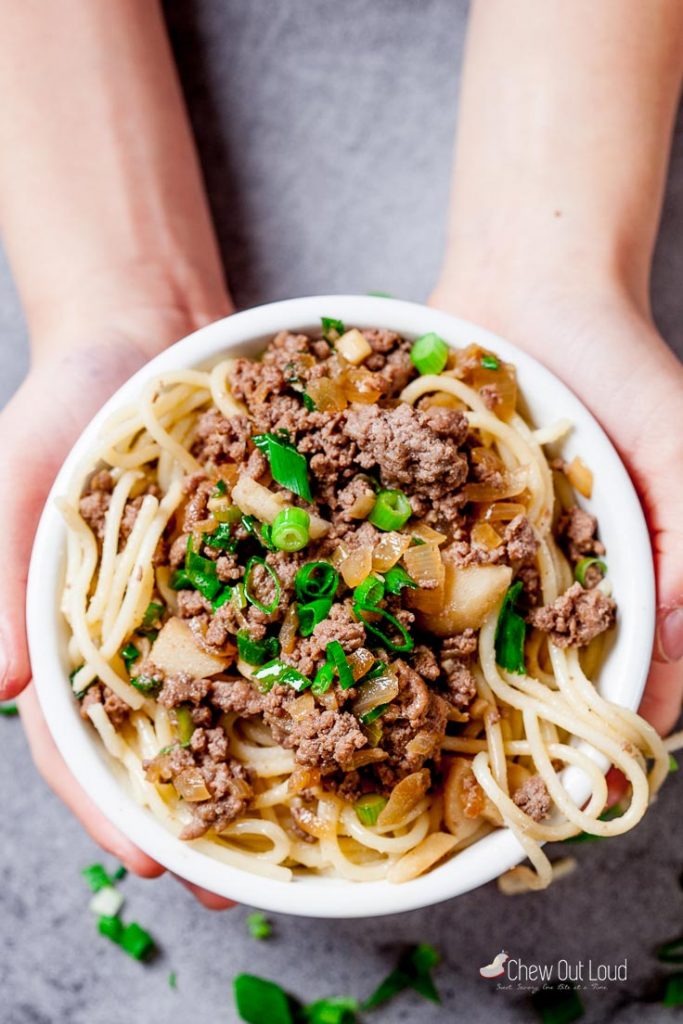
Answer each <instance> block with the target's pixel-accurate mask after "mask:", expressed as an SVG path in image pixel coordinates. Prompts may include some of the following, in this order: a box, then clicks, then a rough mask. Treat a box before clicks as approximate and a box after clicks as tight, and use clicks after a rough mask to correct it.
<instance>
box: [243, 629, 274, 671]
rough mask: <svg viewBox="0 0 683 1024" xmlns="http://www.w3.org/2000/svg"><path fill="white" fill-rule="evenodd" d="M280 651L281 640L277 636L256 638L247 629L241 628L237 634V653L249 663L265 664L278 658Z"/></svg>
mask: <svg viewBox="0 0 683 1024" xmlns="http://www.w3.org/2000/svg"><path fill="white" fill-rule="evenodd" d="M279 652H280V642H279V640H278V638H277V637H276V636H267V637H264V638H263V640H254V639H253V638H252V637H251V636H250V635H249V633H248V631H247V630H246V629H240V631H239V632H238V634H237V653H238V654H239V656H240V658H241V659H242V661H246V663H247V665H263V664H264V663H265V662H266V661H271V660H272V659H273V658H276V657H277V655H278V654H279Z"/></svg>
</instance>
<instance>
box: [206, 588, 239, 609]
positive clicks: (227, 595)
mask: <svg viewBox="0 0 683 1024" xmlns="http://www.w3.org/2000/svg"><path fill="white" fill-rule="evenodd" d="M234 596H235V588H234V587H231V586H230V584H229V583H226V584H225V586H224V587H223V589H222V590H221V592H220V593H219V595H218V597H217V598H216V599H215V601H212V602H211V607H212V608H213V610H214V611H216V610H217V609H218V608H221V607H222V605H224V604H227V603H228V601H232V599H233V598H234Z"/></svg>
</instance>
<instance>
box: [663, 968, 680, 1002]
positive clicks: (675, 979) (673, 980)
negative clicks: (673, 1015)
mask: <svg viewBox="0 0 683 1024" xmlns="http://www.w3.org/2000/svg"><path fill="white" fill-rule="evenodd" d="M662 1003H663V1004H664V1006H683V971H676V973H675V974H670V975H669V977H668V978H667V979H666V988H665V990H664V998H663V999H662Z"/></svg>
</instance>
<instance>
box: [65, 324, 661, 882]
mask: <svg viewBox="0 0 683 1024" xmlns="http://www.w3.org/2000/svg"><path fill="white" fill-rule="evenodd" d="M330 325H331V326H330ZM324 328H325V331H326V334H325V336H324V337H322V338H320V337H317V338H313V337H309V336H307V335H292V334H288V333H286V332H283V333H282V334H281V335H278V336H277V337H276V338H275V339H274V341H273V342H272V344H271V345H270V346H269V348H268V349H267V351H266V354H265V356H264V358H263V360H262V361H256V360H248V359H239V360H230V359H227V360H223V361H221V362H219V363H218V364H217V365H216V366H214V367H213V368H212V369H211V370H210V371H206V372H205V371H201V370H187V371H184V372H179V373H168V374H163V375H162V376H160V377H158V378H155V379H154V380H152V381H150V382H149V384H148V386H147V387H146V388H145V389H144V391H143V393H142V395H141V397H140V400H139V402H137V403H136V404H134V405H132V406H130V407H127V408H125V409H122V410H120V411H119V412H117V413H116V414H115V415H114V416H113V417H111V419H110V420H109V422H108V423H107V424H106V425H105V427H104V428H103V430H102V432H101V437H100V441H99V443H98V445H97V448H96V450H94V451H93V452H92V453H91V454H90V456H89V457H88V459H87V460H86V462H85V463H84V464H83V465H82V467H81V469H80V471H79V472H78V473H77V474H76V475H75V476H74V479H73V482H72V485H71V487H70V490H69V492H68V494H67V495H66V496H65V497H64V498H63V499H62V500H60V503H59V507H60V509H61V511H62V514H63V516H64V519H65V521H66V524H67V528H68V543H67V567H66V579H65V585H64V596H63V605H62V609H63V613H64V615H65V617H66V620H67V622H68V624H69V627H70V630H71V638H70V645H69V654H70V658H71V661H72V664H73V667H74V670H73V672H72V675H71V681H72V687H73V690H74V693H75V694H76V695H77V696H78V699H79V700H80V701H81V706H82V713H83V714H84V716H86V717H87V718H88V719H89V720H90V722H91V723H92V726H93V727H94V729H95V730H96V731H97V733H98V734H99V736H100V738H101V740H102V743H103V745H104V747H105V748H106V750H107V752H108V754H109V755H110V757H111V759H112V763H113V764H114V765H116V766H118V768H119V769H120V771H121V772H122V775H123V776H124V777H125V779H126V780H127V783H128V785H129V788H130V791H131V793H132V794H133V796H134V797H135V799H136V800H138V801H139V802H140V803H141V804H143V805H144V806H146V807H147V808H149V810H150V811H151V812H152V814H154V815H155V816H156V817H157V818H158V819H160V820H161V821H162V822H163V823H164V825H165V826H166V827H167V828H168V829H169V830H171V831H172V832H173V833H175V834H176V835H178V836H179V837H181V838H183V839H184V840H185V841H187V842H190V843H193V844H194V846H195V847H196V848H197V849H199V850H201V851H203V852H205V853H207V854H208V855H210V856H212V857H215V858H217V859H219V860H222V861H224V862H225V863H228V864H231V865H233V866H237V867H242V868H245V869H247V870H250V871H256V872H259V873H261V874H263V875H267V876H269V877H272V878H277V879H282V880H287V879H290V878H291V877H292V874H293V872H295V871H307V872H315V873H318V874H321V875H326V874H328V875H329V874H332V875H337V876H341V877H343V878H346V879H351V880H354V881H368V880H377V879H385V878H386V879H389V880H390V881H394V882H401V881H407V880H409V879H411V878H415V877H416V876H418V875H419V874H421V873H423V872H424V871H426V870H428V869H429V868H430V867H432V866H433V865H434V864H436V863H438V862H440V861H442V860H443V859H444V858H445V857H448V856H450V855H452V854H453V853H455V852H457V851H458V850H462V849H463V848H465V847H466V846H468V845H470V844H472V843H474V842H476V841H477V840H478V839H480V838H481V837H482V836H484V835H486V834H487V832H489V831H491V829H493V828H496V827H500V826H506V827H508V828H510V829H511V830H512V832H513V833H514V834H515V836H516V837H517V838H518V840H519V842H520V844H521V845H522V847H523V848H524V850H525V852H526V854H527V856H528V858H529V861H530V862H531V865H532V868H529V867H519V868H516V869H514V870H513V871H511V872H509V873H508V874H507V875H506V876H505V878H504V879H503V884H504V887H505V888H506V890H507V891H510V892H512V891H521V890H522V889H525V888H543V887H544V886H546V885H547V884H548V883H549V882H550V881H551V879H552V877H553V868H552V866H551V864H550V862H549V861H548V859H547V857H546V855H545V854H544V852H543V850H542V844H544V843H545V842H547V841H554V840H562V839H566V838H568V837H570V836H573V835H576V834H577V833H578V832H580V831H586V832H589V833H592V834H594V835H599V836H614V835H618V834H621V833H623V832H625V831H627V830H628V829H630V828H632V827H633V826H634V825H636V824H637V822H638V821H639V820H640V818H641V817H642V815H643V814H644V812H645V810H646V807H647V805H648V802H649V801H650V799H651V798H652V796H653V794H654V793H655V792H656V790H657V788H658V787H659V785H660V784H661V782H662V781H663V778H664V777H665V775H666V772H667V770H668V755H667V753H666V751H665V748H664V746H663V744H662V741H661V740H660V739H659V737H658V736H657V735H656V733H655V731H654V730H653V729H652V728H651V727H650V726H649V725H648V724H647V723H646V722H645V721H643V720H642V719H641V718H639V717H638V715H636V714H635V713H633V712H631V711H629V710H626V709H624V708H620V707H618V706H616V705H613V704H610V703H608V702H607V701H606V700H605V699H604V698H603V697H601V695H600V694H599V692H598V691H597V690H596V688H595V686H594V684H593V681H592V680H591V678H590V677H591V676H594V675H595V673H596V672H597V670H598V669H599V663H600V658H601V654H602V640H603V639H604V632H605V630H607V629H609V628H610V627H611V625H612V623H613V620H614V602H613V601H612V599H611V596H610V593H609V586H608V580H607V579H606V578H605V573H606V566H605V564H604V562H603V561H602V560H601V556H602V553H603V551H604V549H603V548H602V546H601V544H600V542H599V541H598V540H597V536H596V532H595V522H594V521H592V519H591V517H590V516H589V515H588V514H587V513H585V512H583V511H581V510H579V509H578V507H576V506H575V505H574V503H573V497H572V491H571V486H570V483H569V481H572V482H574V483H575V484H576V483H578V484H579V485H582V486H583V487H584V490H585V488H586V486H589V484H590V476H589V473H588V471H587V470H586V467H584V466H583V465H582V464H579V465H578V466H577V465H573V466H570V467H569V468H568V467H567V466H566V465H565V464H563V463H561V462H556V463H555V464H554V467H555V468H551V464H550V463H549V461H548V459H547V458H546V455H545V454H544V451H543V447H542V446H543V445H548V444H555V443H557V442H559V441H560V439H561V438H562V437H563V436H564V435H565V434H566V433H567V431H568V430H569V429H570V424H568V422H567V421H566V420H565V421H560V422H559V423H558V424H557V425H556V426H544V427H541V428H540V429H536V430H534V429H533V428H532V427H531V426H530V425H529V424H528V423H527V422H526V421H525V420H524V418H523V417H522V415H521V414H520V413H519V412H518V411H517V407H518V403H517V391H516V380H515V374H514V368H513V367H511V366H509V365H508V364H505V363H503V362H501V361H500V360H499V359H498V358H497V357H496V356H495V355H494V354H493V353H487V352H484V351H483V350H481V349H477V348H475V347H470V348H469V349H466V350H464V351H460V352H458V351H452V352H450V354H448V353H443V354H442V353H441V351H440V346H442V345H443V342H441V340H440V339H438V338H436V336H434V335H428V336H426V338H423V339H420V343H419V345H421V348H419V346H418V343H416V344H415V345H414V346H413V348H412V350H411V346H410V343H409V342H407V341H405V340H403V339H401V338H399V337H398V336H397V335H393V334H392V333H391V332H388V331H382V330H367V331H363V332H360V331H357V330H351V331H346V332H345V331H344V328H343V325H341V324H339V323H338V322H336V321H325V322H324ZM335 343H336V344H335ZM439 343H440V344H439ZM444 349H445V346H444ZM439 362H440V363H441V367H440V372H431V370H432V369H439V367H437V366H436V365H435V364H436V363H439ZM420 370H423V371H425V370H426V371H429V372H422V373H418V371H420ZM587 479H588V484H587V483H586V480H587ZM399 485H400V486H399ZM321 567H322V568H321ZM575 577H576V580H577V582H574V580H575ZM609 765H612V766H615V767H617V768H619V769H620V770H621V772H622V773H623V774H624V776H625V778H626V780H627V782H628V784H629V793H630V799H629V801H628V805H627V807H626V808H625V809H624V810H623V812H622V813H621V815H620V816H619V817H612V818H609V819H608V820H606V818H605V817H604V816H603V812H604V810H605V807H606V804H607V786H606V782H605V775H604V772H605V769H606V767H607V766H609ZM565 769H571V770H573V771H575V772H577V771H578V772H579V773H580V774H581V777H582V779H583V781H584V782H585V784H586V785H587V787H588V791H589V795H588V797H587V799H586V801H585V803H584V804H583V806H581V807H579V806H577V805H576V803H575V802H574V800H573V799H572V798H571V797H570V796H569V794H568V792H567V790H566V789H565V781H566V780H565V778H564V775H563V773H564V771H565ZM565 867H566V865H565ZM558 870H560V869H558ZM562 870H563V869H562Z"/></svg>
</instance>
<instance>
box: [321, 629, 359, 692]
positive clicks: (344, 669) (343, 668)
mask: <svg viewBox="0 0 683 1024" xmlns="http://www.w3.org/2000/svg"><path fill="white" fill-rule="evenodd" d="M327 660H328V662H329V663H331V664H332V665H334V667H335V668H336V670H337V674H338V676H339V685H340V686H341V688H342V690H349V689H351V687H352V686H353V684H354V682H355V680H354V678H353V672H352V671H351V666H350V665H349V663H348V660H347V657H346V655H345V654H344V648H343V647H342V645H341V644H340V643H339V641H338V640H330V642H329V644H328V645H327Z"/></svg>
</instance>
